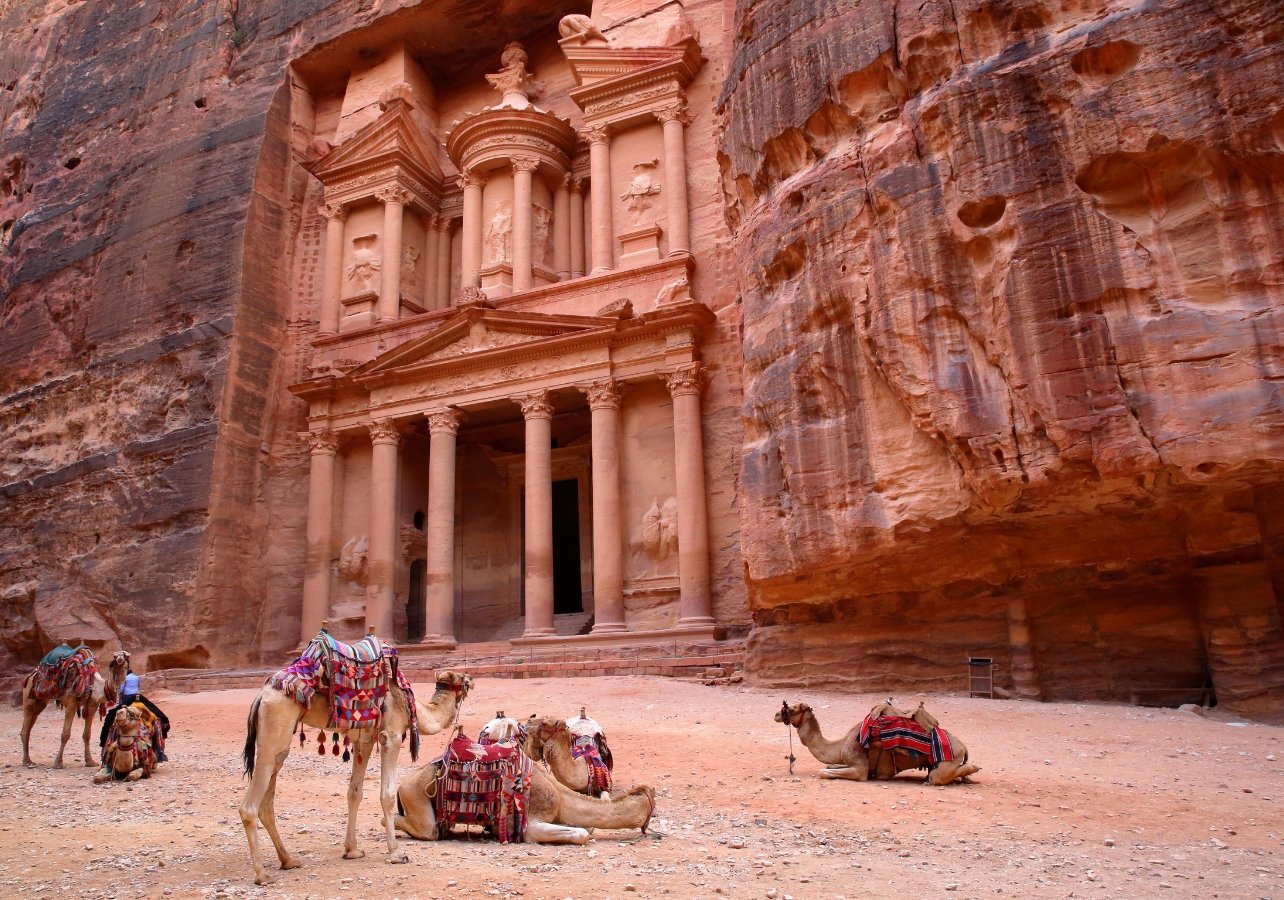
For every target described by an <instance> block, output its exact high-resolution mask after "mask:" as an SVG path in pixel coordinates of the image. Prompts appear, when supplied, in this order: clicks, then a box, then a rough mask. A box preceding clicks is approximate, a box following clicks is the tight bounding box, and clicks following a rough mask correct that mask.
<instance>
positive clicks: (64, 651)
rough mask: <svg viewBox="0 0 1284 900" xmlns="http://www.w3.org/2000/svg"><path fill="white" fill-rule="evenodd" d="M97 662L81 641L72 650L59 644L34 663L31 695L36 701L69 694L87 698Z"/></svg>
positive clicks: (92, 687)
mask: <svg viewBox="0 0 1284 900" xmlns="http://www.w3.org/2000/svg"><path fill="white" fill-rule="evenodd" d="M97 674H98V663H97V662H95V661H94V654H93V651H91V650H90V649H89V648H88V647H86V646H85V645H84V644H81V645H80V646H79V647H77V648H75V649H74V650H73V649H72V648H71V647H69V646H68V645H66V644H60V645H58V646H57V647H55V648H54V649H52V650H50V651H49V652H48V653H46V654H45V658H44V659H42V660H40V664H39V665H38V666H36V671H35V681H34V682H33V683H32V686H31V691H32V695H33V696H34V697H35V698H36V699H37V700H57V699H58V698H60V697H63V696H66V695H67V694H71V695H72V696H74V697H75V698H76V699H77V700H88V699H89V698H90V696H92V695H93V692H94V676H95V675H97Z"/></svg>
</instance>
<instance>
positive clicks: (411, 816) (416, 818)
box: [393, 791, 437, 841]
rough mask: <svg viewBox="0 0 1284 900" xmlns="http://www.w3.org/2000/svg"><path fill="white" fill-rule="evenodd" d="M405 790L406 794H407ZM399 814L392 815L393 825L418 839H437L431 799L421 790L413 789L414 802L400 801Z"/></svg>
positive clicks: (435, 817)
mask: <svg viewBox="0 0 1284 900" xmlns="http://www.w3.org/2000/svg"><path fill="white" fill-rule="evenodd" d="M409 793H410V792H409V791H407V795H409ZM401 806H402V809H404V810H405V812H403V813H402V814H401V815H398V816H394V817H393V827H395V828H397V829H398V830H400V831H404V832H405V833H406V834H408V835H410V836H411V837H412V838H414V839H415V840H418V841H435V840H437V816H436V815H435V814H434V813H433V809H432V801H431V800H429V799H428V795H427V794H425V793H423V792H422V791H415V798H414V802H412V803H407V802H406V801H405V800H404V799H403V800H402V801H401Z"/></svg>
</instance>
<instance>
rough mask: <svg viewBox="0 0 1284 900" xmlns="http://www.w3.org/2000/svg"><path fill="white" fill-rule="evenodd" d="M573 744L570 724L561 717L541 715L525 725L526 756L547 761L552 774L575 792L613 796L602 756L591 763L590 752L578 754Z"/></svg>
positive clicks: (609, 797) (607, 769) (609, 777)
mask: <svg viewBox="0 0 1284 900" xmlns="http://www.w3.org/2000/svg"><path fill="white" fill-rule="evenodd" d="M589 739H590V740H592V737H590V738H589ZM572 744H573V740H572V735H571V731H570V728H569V727H568V726H567V724H566V723H565V722H564V721H562V720H561V719H551V718H550V719H540V720H537V721H534V722H530V723H528V725H527V726H526V741H525V744H524V747H523V749H524V750H525V751H526V755H527V756H529V757H530V758H531V759H533V760H537V761H540V760H542V761H543V762H545V763H547V764H548V768H549V771H550V772H552V773H553V777H554V778H556V779H557V781H558V782H559V783H561V784H564V785H566V786H567V787H568V788H570V789H571V790H573V791H575V792H576V793H579V794H588V795H590V796H601V797H604V798H606V799H607V800H609V799H611V795H610V790H611V770H610V769H609V768H608V767H607V766H606V764H605V763H602V762H601V761H600V760H597V761H596V762H597V763H598V764H597V765H591V764H590V760H589V757H588V756H580V757H576V756H575V754H574V752H573V751H572Z"/></svg>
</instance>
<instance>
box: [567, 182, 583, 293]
mask: <svg viewBox="0 0 1284 900" xmlns="http://www.w3.org/2000/svg"><path fill="white" fill-rule="evenodd" d="M570 181H571V184H570V187H571V215H570V219H571V277H572V278H579V277H581V276H582V275H583V274H584V180H583V179H582V178H571V180H570Z"/></svg>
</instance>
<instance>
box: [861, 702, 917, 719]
mask: <svg viewBox="0 0 1284 900" xmlns="http://www.w3.org/2000/svg"><path fill="white" fill-rule="evenodd" d="M919 709H922V705H921V704H920V705H919ZM882 716H896V717H897V718H900V719H912V718H913V717H914V713H912V712H910V711H909V710H907V709H900V708H898V707H896V706H893V705H892V701H891V698H888V699H887V700H884V701H883V702H882V703H879V704H877V705H875V706H874V708H873V709H871V710H870V711H869V717H870V718H871V719H877V718H881V717H882Z"/></svg>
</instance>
